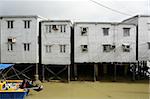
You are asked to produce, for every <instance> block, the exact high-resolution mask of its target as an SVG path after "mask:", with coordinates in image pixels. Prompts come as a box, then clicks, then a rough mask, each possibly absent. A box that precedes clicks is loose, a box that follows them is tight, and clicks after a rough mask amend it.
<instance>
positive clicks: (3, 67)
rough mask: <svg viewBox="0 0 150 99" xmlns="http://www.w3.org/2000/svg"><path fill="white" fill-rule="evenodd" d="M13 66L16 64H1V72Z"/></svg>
mask: <svg viewBox="0 0 150 99" xmlns="http://www.w3.org/2000/svg"><path fill="white" fill-rule="evenodd" d="M13 65H14V64H0V70H3V69H5V68H8V67H11V66H13Z"/></svg>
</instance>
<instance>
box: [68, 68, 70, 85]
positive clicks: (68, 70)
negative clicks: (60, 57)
mask: <svg viewBox="0 0 150 99" xmlns="http://www.w3.org/2000/svg"><path fill="white" fill-rule="evenodd" d="M69 82H70V65H68V83H69Z"/></svg>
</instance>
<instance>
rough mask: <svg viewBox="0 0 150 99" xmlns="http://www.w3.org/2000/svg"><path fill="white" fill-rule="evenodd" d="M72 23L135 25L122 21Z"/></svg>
mask: <svg viewBox="0 0 150 99" xmlns="http://www.w3.org/2000/svg"><path fill="white" fill-rule="evenodd" d="M74 24H110V25H119V24H122V25H135V24H132V23H122V22H75V23H74Z"/></svg>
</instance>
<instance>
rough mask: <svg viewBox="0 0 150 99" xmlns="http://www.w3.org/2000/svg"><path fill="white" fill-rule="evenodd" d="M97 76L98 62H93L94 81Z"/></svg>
mask: <svg viewBox="0 0 150 99" xmlns="http://www.w3.org/2000/svg"><path fill="white" fill-rule="evenodd" d="M97 78H98V64H94V81H96V80H97Z"/></svg>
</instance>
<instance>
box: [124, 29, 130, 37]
mask: <svg viewBox="0 0 150 99" xmlns="http://www.w3.org/2000/svg"><path fill="white" fill-rule="evenodd" d="M123 36H124V37H126V36H130V28H123Z"/></svg>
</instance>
